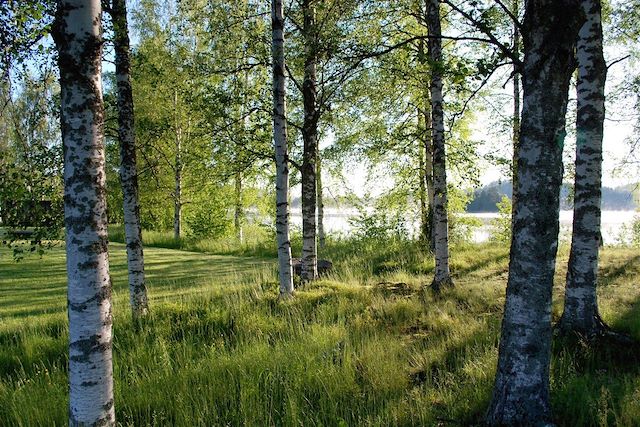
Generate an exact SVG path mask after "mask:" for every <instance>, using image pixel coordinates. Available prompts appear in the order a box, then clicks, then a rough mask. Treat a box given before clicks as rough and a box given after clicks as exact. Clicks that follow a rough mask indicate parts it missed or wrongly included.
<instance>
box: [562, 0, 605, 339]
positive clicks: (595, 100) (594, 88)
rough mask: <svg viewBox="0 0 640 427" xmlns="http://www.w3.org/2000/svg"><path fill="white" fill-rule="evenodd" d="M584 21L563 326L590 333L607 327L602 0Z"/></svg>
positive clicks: (595, 0)
mask: <svg viewBox="0 0 640 427" xmlns="http://www.w3.org/2000/svg"><path fill="white" fill-rule="evenodd" d="M582 8H583V10H584V12H585V15H586V22H585V23H584V24H583V26H582V28H581V29H580V34H579V37H578V43H577V49H576V51H577V61H578V81H577V102H578V106H577V111H576V134H577V141H576V160H575V191H574V207H573V235H572V238H571V253H570V255H569V267H568V270H567V284H566V290H565V297H564V312H563V314H562V318H561V319H560V322H559V324H558V327H559V329H560V330H561V331H563V332H576V333H579V334H582V335H585V336H594V335H597V334H599V333H602V332H604V331H605V330H606V329H607V328H606V326H605V325H604V323H603V322H602V320H601V319H600V315H599V314H598V299H597V294H596V282H597V274H598V249H599V243H600V219H601V211H600V202H601V199H602V135H603V127H604V118H605V108H604V100H605V96H604V87H605V82H606V78H607V66H606V63H605V60H604V54H603V50H602V20H601V4H600V0H584V1H583V2H582Z"/></svg>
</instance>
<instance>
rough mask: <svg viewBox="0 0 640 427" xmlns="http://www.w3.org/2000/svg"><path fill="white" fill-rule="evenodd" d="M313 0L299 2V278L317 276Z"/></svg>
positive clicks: (304, 279) (313, 278)
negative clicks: (301, 45) (301, 20)
mask: <svg viewBox="0 0 640 427" xmlns="http://www.w3.org/2000/svg"><path fill="white" fill-rule="evenodd" d="M311 3H312V0H304V1H303V3H302V8H303V14H304V26H303V33H304V42H305V49H306V52H305V56H306V58H305V64H304V81H303V83H302V97H303V103H304V124H303V126H302V137H303V140H304V150H303V155H302V157H303V160H302V280H303V281H310V280H315V279H316V278H317V277H318V247H317V238H316V202H317V198H316V197H317V196H316V158H317V155H318V153H317V151H318V109H317V105H316V97H317V92H316V91H317V88H316V84H317V71H316V68H317V57H316V43H317V40H316V21H315V7H314V6H313V5H312V4H311Z"/></svg>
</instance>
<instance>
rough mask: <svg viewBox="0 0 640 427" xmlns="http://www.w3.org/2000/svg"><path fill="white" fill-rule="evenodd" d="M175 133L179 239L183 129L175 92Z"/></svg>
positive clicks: (178, 228) (175, 210) (176, 230)
mask: <svg viewBox="0 0 640 427" xmlns="http://www.w3.org/2000/svg"><path fill="white" fill-rule="evenodd" d="M173 106H174V109H175V111H174V121H175V123H174V126H175V129H174V132H175V148H176V154H175V164H174V166H173V173H174V181H175V183H174V190H173V237H174V238H175V239H179V238H180V236H181V233H182V167H183V166H182V127H181V125H180V117H179V114H178V91H177V90H175V91H174V96H173Z"/></svg>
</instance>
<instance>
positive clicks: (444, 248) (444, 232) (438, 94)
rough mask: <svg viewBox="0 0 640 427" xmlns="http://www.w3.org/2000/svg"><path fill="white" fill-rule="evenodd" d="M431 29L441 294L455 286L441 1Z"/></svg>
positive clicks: (433, 9)
mask: <svg viewBox="0 0 640 427" xmlns="http://www.w3.org/2000/svg"><path fill="white" fill-rule="evenodd" d="M427 27H428V29H429V58H430V60H431V64H432V70H431V82H430V91H431V121H432V129H433V131H432V136H433V187H434V197H433V233H434V243H435V258H436V270H435V277H434V278H433V283H432V285H431V286H432V287H433V290H434V291H435V292H439V291H440V290H441V289H442V287H448V286H453V281H452V280H451V275H450V272H449V223H448V219H447V170H446V169H447V168H446V151H445V140H444V112H443V105H442V104H443V95H442V87H443V83H442V67H443V62H442V39H441V38H440V37H441V35H442V33H441V29H440V0H429V3H428V4H427Z"/></svg>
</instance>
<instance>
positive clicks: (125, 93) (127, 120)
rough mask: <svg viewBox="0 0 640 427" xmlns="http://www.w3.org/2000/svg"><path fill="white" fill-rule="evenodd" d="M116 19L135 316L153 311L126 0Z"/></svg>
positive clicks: (119, 3) (118, 1) (117, 0)
mask: <svg viewBox="0 0 640 427" xmlns="http://www.w3.org/2000/svg"><path fill="white" fill-rule="evenodd" d="M109 13H110V15H111V19H112V21H113V32H114V47H115V59H116V82H117V86H118V138H119V140H120V183H121V185H122V194H123V208H124V209H123V210H124V231H125V239H126V244H127V265H128V269H129V299H130V302H131V310H132V312H133V317H134V319H136V318H139V317H141V316H145V315H146V314H147V313H148V311H149V301H148V298H147V287H146V284H145V277H144V254H143V249H142V227H141V226H140V203H139V199H138V170H137V164H136V139H135V138H136V137H135V127H134V110H133V92H132V89H131V58H130V54H129V30H128V25H127V4H126V0H113V2H112V4H111V8H110V10H109Z"/></svg>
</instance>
